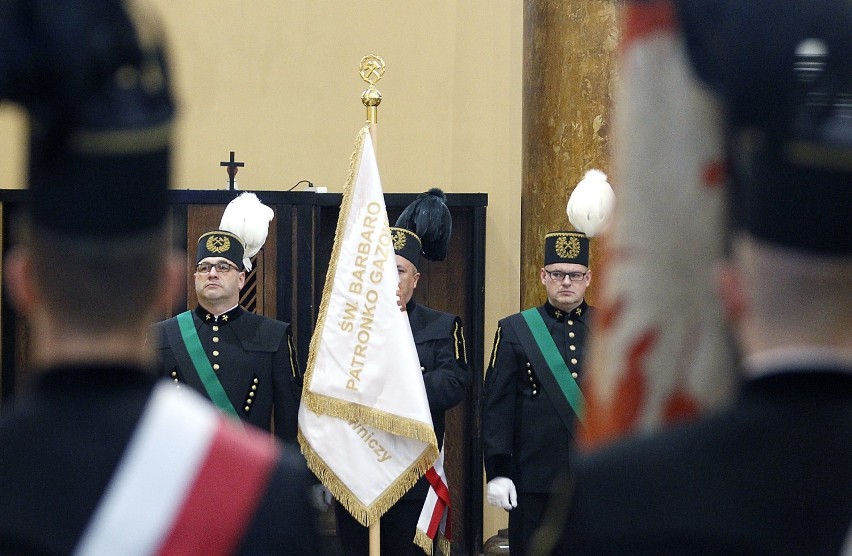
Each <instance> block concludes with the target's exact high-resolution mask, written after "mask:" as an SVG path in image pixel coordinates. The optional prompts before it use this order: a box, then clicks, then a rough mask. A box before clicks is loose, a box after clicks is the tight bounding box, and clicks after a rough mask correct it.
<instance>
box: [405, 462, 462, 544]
mask: <svg viewBox="0 0 852 556" xmlns="http://www.w3.org/2000/svg"><path fill="white" fill-rule="evenodd" d="M426 479H427V480H428V481H429V492H428V493H427V494H426V502H425V503H424V504H423V510H422V511H421V512H420V518H419V519H418V520H417V532H416V533H415V535H414V543H415V544H416V545H417V546H419V547H420V548H422V549H423V551H424V552H426V554H434V553H435V543H436V542H437V543H438V545H439V546H440V548H441V553H442V554H449V553H450V551H451V550H450V548H451V542H452V538H453V535H452V523H453V514H452V508H451V505H450V487H449V482H448V481H447V474H446V473H444V449H443V447H442V448H441V453H440V454H439V455H438V459H437V461H435V465H433V466H432V467H430V468H429V470H428V471H426Z"/></svg>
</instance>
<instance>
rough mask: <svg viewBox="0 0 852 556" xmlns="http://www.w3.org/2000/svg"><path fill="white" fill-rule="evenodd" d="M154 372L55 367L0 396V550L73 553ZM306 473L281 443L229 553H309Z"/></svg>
mask: <svg viewBox="0 0 852 556" xmlns="http://www.w3.org/2000/svg"><path fill="white" fill-rule="evenodd" d="M156 381H157V377H156V374H155V373H154V372H153V371H151V370H147V371H145V370H143V369H140V368H136V367H129V366H127V367H125V366H95V365H91V366H79V367H58V368H54V369H49V370H44V371H42V372H40V373H39V374H38V375H37V376H36V377H35V380H34V382H33V383H31V384H29V385H28V386H29V387H28V388H27V389H26V391H25V392H23V393H21V394H20V395H19V396H18V397H17V399H16V400H15V401H14V402H12V403H10V404H4V406H3V410H2V412H0V493H2V494H0V554H3V555H4V556H7V555H34V554H38V555H41V556H53V555H55V556H60V555H67V554H71V553H72V552H73V549H74V547H75V546H76V545H77V544H78V542H79V540H80V537H81V535H82V533H83V531H84V530H85V528H86V526H87V525H88V522H89V520H90V518H91V516H92V513H93V512H94V510H95V508H96V507H97V505H98V503H99V501H100V499H101V497H102V495H103V494H104V491H105V489H106V487H107V484H108V483H109V481H110V479H111V478H112V476H113V473H114V471H115V468H116V466H117V464H118V462H119V461H120V459H121V457H122V455H123V453H124V451H125V448H126V446H127V445H128V442H129V440H130V438H131V437H132V435H133V433H134V431H135V429H136V426H137V423H138V422H139V419H140V417H141V415H142V412H143V411H144V410H145V407H146V403H147V402H148V399H149V397H150V395H151V393H152V391H153V389H154V386H155V383H156ZM166 457H168V454H164V458H166ZM312 482H313V481H312V480H311V474H310V472H309V471H308V469H307V465H305V461H304V458H303V457H302V455H301V454H300V453H299V450H298V448H297V447H295V446H292V445H290V446H285V447H284V449H283V450H282V451H281V454H280V457H279V460H278V462H277V464H276V466H275V467H274V468H273V471H272V474H271V476H270V477H269V481H268V485H267V487H266V488H265V490H264V491H263V494H262V496H261V499H260V500H259V501H258V502H259V504H258V506H257V509H256V510H255V513H254V517H253V518H252V520H251V521H250V522H249V524H248V529H247V531H246V533H245V534H244V536H243V538H242V541H241V544H240V548H239V549H238V550H237V551H236V552H235V553H236V554H247V555H257V554H318V553H319V551H320V547H319V542H320V537H319V533H318V532H317V525H316V518H317V516H316V515H315V513H314V512H313V510H312V507H311V505H310V497H309V488H310V485H311V484H312Z"/></svg>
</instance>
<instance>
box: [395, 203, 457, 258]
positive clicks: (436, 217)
mask: <svg viewBox="0 0 852 556" xmlns="http://www.w3.org/2000/svg"><path fill="white" fill-rule="evenodd" d="M396 227H397V228H405V229H406V230H409V231H412V232H414V233H415V234H417V236H418V237H419V238H420V242H421V244H422V249H423V251H422V253H423V256H424V257H426V258H427V259H429V260H430V261H443V260H444V259H445V258H446V257H447V247H448V245H449V243H450V235H451V234H452V231H453V218H452V216H451V215H450V209H449V208H448V207H447V196H446V195H444V192H443V191H441V190H440V189H438V188H437V187H433V188H432V189H430V190H429V191H427V192H425V193H421V194H420V195H418V196H417V199H415V200H414V201H413V202H412V203H411V204H410V205H408V206H407V207H406V208H405V210H404V211H402V214H400V215H399V218H397V220H396Z"/></svg>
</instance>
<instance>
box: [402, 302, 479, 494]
mask: <svg viewBox="0 0 852 556" xmlns="http://www.w3.org/2000/svg"><path fill="white" fill-rule="evenodd" d="M406 311H407V312H408V322H409V323H410V324H411V333H412V335H413V336H414V344H415V346H416V347H417V357H418V358H419V359H420V370H421V371H422V372H423V383H424V384H425V386H426V397H427V398H428V400H429V410H430V412H431V413H432V424H433V425H434V427H435V436H436V437H437V438H438V448H439V449H440V447H441V446H442V445H443V442H444V430H445V429H446V421H445V416H444V413H445V412H446V411H447V410H448V409H451V408H453V407H455V406H456V405H457V404H458V403H459V402H461V401H462V400H463V399H464V396H465V393H466V392H467V386H468V384H469V382H470V373H469V372H468V368H467V354H466V352H465V343H464V331H463V329H462V322H461V319H459V318H458V317H457V316H454V315H450V314H448V313H443V312H441V311H436V310H435V309H430V308H429V307H426V306H424V305H419V304H417V303H415V301H414V300H411V301H409V302H408V305H406ZM428 490H429V483H428V481H427V480H426V478H425V477H422V478H421V479H420V480H419V481H418V482H417V484H415V485H414V487H412V488H411V490H409V491H408V492H407V493H406V494H405V496H404V498H405V499H419V500H422V499H425V498H426V494H427V492H428Z"/></svg>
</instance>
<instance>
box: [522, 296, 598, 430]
mask: <svg viewBox="0 0 852 556" xmlns="http://www.w3.org/2000/svg"><path fill="white" fill-rule="evenodd" d="M521 315H522V316H523V317H524V320H525V321H526V322H527V326H529V329H530V332H532V335H533V339H534V340H535V342H536V344H537V345H538V349H539V350H541V354H542V356H543V357H544V360H545V362H546V363H547V366H548V367H550V371H551V373H552V374H553V378H555V379H556V382H557V384H559V388H560V389H561V390H562V393H563V394H564V395H565V399H566V400H568V404H569V405H570V406H571V409H573V410H574V413H575V414H576V415H577V418H578V419H579V420H580V422H581V423H585V421H584V418H585V408H586V399H585V398H584V397H583V393H582V392H580V386H579V385H578V384H577V381H576V380H574V377H573V376H571V371H570V370H569V369H568V365H566V364H565V360H564V359H562V355H561V354H560V353H559V348H557V347H556V343H555V342H554V341H553V336H551V335H550V331H549V330H548V329H547V325H546V324H544V319H542V318H541V313H539V312H538V309H537V308H535V307H533V308H531V309H527V310H526V311H521Z"/></svg>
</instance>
